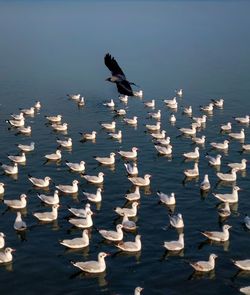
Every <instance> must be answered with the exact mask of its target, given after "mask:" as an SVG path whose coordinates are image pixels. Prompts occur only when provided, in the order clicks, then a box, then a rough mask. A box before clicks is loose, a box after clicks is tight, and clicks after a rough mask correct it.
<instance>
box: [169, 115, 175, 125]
mask: <svg viewBox="0 0 250 295" xmlns="http://www.w3.org/2000/svg"><path fill="white" fill-rule="evenodd" d="M169 122H170V123H175V122H176V117H175V115H174V114H172V115H171V116H170V118H169Z"/></svg>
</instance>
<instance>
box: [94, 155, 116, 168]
mask: <svg viewBox="0 0 250 295" xmlns="http://www.w3.org/2000/svg"><path fill="white" fill-rule="evenodd" d="M95 160H96V161H97V162H99V163H100V164H102V165H114V164H115V153H110V156H109V157H95Z"/></svg>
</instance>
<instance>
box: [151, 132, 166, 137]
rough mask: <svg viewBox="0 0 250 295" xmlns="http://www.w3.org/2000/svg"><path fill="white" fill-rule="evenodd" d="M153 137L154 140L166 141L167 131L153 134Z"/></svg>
mask: <svg viewBox="0 0 250 295" xmlns="http://www.w3.org/2000/svg"><path fill="white" fill-rule="evenodd" d="M151 136H152V137H153V138H154V139H164V138H165V136H166V131H165V130H162V131H161V132H160V133H151Z"/></svg>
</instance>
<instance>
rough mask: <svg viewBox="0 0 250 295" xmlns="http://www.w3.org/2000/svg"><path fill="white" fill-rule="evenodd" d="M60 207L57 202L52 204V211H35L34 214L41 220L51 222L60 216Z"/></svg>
mask: <svg viewBox="0 0 250 295" xmlns="http://www.w3.org/2000/svg"><path fill="white" fill-rule="evenodd" d="M58 208H59V205H58V204H55V205H53V206H52V211H49V212H39V213H38V212H36V213H33V215H34V216H35V217H36V218H37V219H38V220H40V221H46V222H50V221H53V220H56V219H57V217H58Z"/></svg>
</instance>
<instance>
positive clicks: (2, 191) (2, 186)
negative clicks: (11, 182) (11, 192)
mask: <svg viewBox="0 0 250 295" xmlns="http://www.w3.org/2000/svg"><path fill="white" fill-rule="evenodd" d="M2 194H4V183H3V182H0V195H2Z"/></svg>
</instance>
